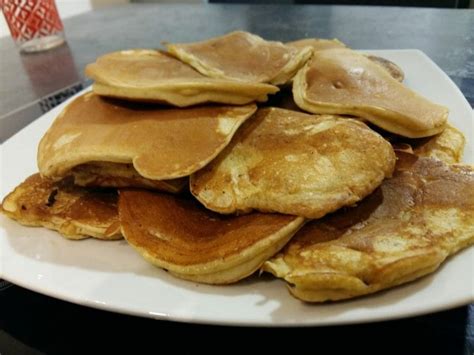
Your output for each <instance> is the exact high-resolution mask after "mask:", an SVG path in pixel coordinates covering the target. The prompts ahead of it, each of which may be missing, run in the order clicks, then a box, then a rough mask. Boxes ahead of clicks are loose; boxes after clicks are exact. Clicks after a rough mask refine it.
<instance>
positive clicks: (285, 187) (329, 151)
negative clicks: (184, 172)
mask: <svg viewBox="0 0 474 355" xmlns="http://www.w3.org/2000/svg"><path fill="white" fill-rule="evenodd" d="M394 165H395V154H394V152H393V150H392V147H391V145H390V144H389V143H388V142H387V141H385V140H384V139H383V138H382V137H381V136H380V135H378V134H377V133H375V132H373V131H372V130H370V129H369V128H368V127H367V126H366V125H365V124H363V123H361V122H359V121H357V120H352V119H348V118H342V117H337V116H329V115H326V116H314V115H308V114H305V113H300V112H295V111H288V110H283V109H278V108H264V109H260V110H259V111H257V113H256V114H255V116H254V117H253V118H252V120H249V121H248V122H246V124H244V125H243V126H242V127H241V129H239V131H238V132H237V134H236V135H235V137H234V139H233V140H232V142H231V144H230V145H229V146H228V147H227V148H226V149H225V150H224V151H223V152H222V153H221V154H220V155H219V156H218V157H217V158H216V159H215V160H213V161H212V162H211V163H210V164H209V165H207V166H206V167H204V168H203V169H202V170H199V171H197V172H196V173H194V174H193V175H191V177H190V189H191V192H192V194H193V195H194V196H196V198H197V199H198V200H199V201H201V202H202V203H203V204H204V206H206V207H207V208H208V209H210V210H213V211H216V212H219V213H234V212H239V213H242V212H244V213H245V212H249V211H251V210H252V209H256V210H260V211H264V212H279V213H286V214H291V215H297V216H303V217H306V218H320V217H322V216H324V215H325V214H326V213H329V212H332V211H334V210H337V209H338V208H341V207H342V206H346V205H351V204H353V203H355V202H357V201H359V200H360V199H362V198H363V197H365V196H366V195H368V194H369V193H371V192H372V191H373V190H374V189H375V188H376V187H377V186H378V185H379V184H380V183H381V182H382V180H383V179H384V178H385V177H387V176H390V175H391V173H392V171H393V168H394Z"/></svg>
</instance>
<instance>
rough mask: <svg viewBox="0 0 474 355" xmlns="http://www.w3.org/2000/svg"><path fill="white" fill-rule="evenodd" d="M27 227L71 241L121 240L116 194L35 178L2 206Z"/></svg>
mask: <svg viewBox="0 0 474 355" xmlns="http://www.w3.org/2000/svg"><path fill="white" fill-rule="evenodd" d="M0 211H1V212H3V213H4V214H5V215H6V216H8V217H10V218H12V219H14V220H16V221H18V222H19V223H20V224H23V225H26V226H35V227H36V226H42V227H46V228H49V229H53V230H56V231H58V232H59V233H61V234H62V235H63V236H64V237H66V238H68V239H84V238H88V237H94V238H97V239H106V240H107V239H110V240H113V239H121V238H122V235H121V234H120V223H119V219H118V212H117V192H116V191H115V190H87V189H85V188H82V187H77V186H74V185H72V184H71V183H70V182H68V181H59V182H53V181H51V180H48V179H44V178H42V177H41V176H40V174H34V175H31V176H30V177H29V178H28V179H26V180H25V181H24V182H23V183H21V184H20V185H19V186H18V187H16V188H15V190H14V191H13V192H11V193H10V194H8V195H7V196H6V197H5V198H4V199H3V203H2V205H1V206H0Z"/></svg>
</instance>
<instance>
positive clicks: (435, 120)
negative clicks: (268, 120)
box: [293, 48, 448, 138]
mask: <svg viewBox="0 0 474 355" xmlns="http://www.w3.org/2000/svg"><path fill="white" fill-rule="evenodd" d="M293 96H294V99H295V102H296V104H297V105H298V106H299V107H300V108H302V109H303V110H305V111H308V112H312V113H320V114H347V115H354V116H357V117H360V118H361V119H363V120H367V121H369V122H370V123H372V124H374V125H376V126H378V127H380V128H383V129H384V130H386V131H388V132H391V133H395V134H398V135H401V136H404V137H409V138H421V137H427V136H432V135H435V134H437V133H440V132H442V131H443V130H444V127H445V124H446V121H447V117H448V109H447V108H446V107H443V106H440V105H437V104H434V103H432V102H430V101H429V100H427V99H426V98H424V97H422V96H420V95H418V94H416V93H415V92H414V91H412V90H410V89H409V88H407V87H406V86H404V85H403V84H401V83H399V82H398V81H396V80H395V79H393V78H392V77H391V76H390V75H389V74H388V72H387V71H386V70H384V69H382V68H381V67H380V66H379V65H376V64H374V63H373V62H372V61H371V60H369V59H368V58H367V57H365V56H363V55H361V54H358V53H356V52H355V51H352V50H350V49H344V48H340V49H328V50H324V51H316V52H314V55H313V58H312V60H311V61H310V62H309V63H308V64H306V65H305V67H304V68H303V69H301V70H300V71H299V72H298V73H297V75H296V76H295V78H294V82H293Z"/></svg>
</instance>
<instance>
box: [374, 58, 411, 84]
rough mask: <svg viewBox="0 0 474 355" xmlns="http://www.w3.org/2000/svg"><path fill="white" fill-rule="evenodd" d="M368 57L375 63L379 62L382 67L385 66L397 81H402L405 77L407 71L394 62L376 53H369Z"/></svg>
mask: <svg viewBox="0 0 474 355" xmlns="http://www.w3.org/2000/svg"><path fill="white" fill-rule="evenodd" d="M367 58H369V59H370V60H371V61H372V62H374V63H375V64H378V65H379V66H380V67H382V68H384V69H385V70H386V71H387V72H388V73H389V74H390V76H391V77H392V78H394V79H395V80H396V81H398V82H400V83H401V82H402V81H403V80H404V79H405V73H404V72H403V70H402V68H400V67H399V66H398V65H396V64H395V63H394V62H392V61H390V60H388V59H385V58H382V57H379V56H376V55H367Z"/></svg>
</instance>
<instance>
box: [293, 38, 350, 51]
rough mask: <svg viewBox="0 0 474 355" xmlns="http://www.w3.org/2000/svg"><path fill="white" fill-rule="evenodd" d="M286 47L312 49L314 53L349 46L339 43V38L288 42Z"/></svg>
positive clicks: (305, 39)
mask: <svg viewBox="0 0 474 355" xmlns="http://www.w3.org/2000/svg"><path fill="white" fill-rule="evenodd" d="M286 45H287V46H291V47H296V48H300V49H302V48H305V47H311V48H313V50H314V51H323V50H326V49H334V48H347V46H346V45H345V44H344V43H342V42H341V41H339V40H338V39H337V38H334V39H324V38H304V39H300V40H297V41H292V42H287V43H286Z"/></svg>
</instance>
